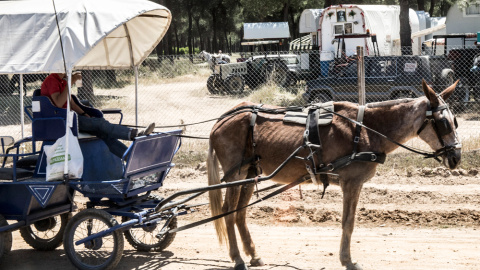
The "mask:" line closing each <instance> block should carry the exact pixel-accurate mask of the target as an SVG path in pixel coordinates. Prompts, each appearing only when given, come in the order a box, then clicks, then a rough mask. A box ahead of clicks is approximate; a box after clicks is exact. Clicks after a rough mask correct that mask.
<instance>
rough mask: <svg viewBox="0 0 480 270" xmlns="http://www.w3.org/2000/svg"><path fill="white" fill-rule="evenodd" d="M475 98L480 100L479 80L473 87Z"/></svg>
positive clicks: (479, 79)
mask: <svg viewBox="0 0 480 270" xmlns="http://www.w3.org/2000/svg"><path fill="white" fill-rule="evenodd" d="M477 81H480V78H478V79H477ZM472 94H473V98H474V99H475V101H477V102H479V101H480V82H477V83H476V84H475V86H474V87H473V93H472Z"/></svg>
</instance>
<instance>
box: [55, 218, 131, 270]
mask: <svg viewBox="0 0 480 270" xmlns="http://www.w3.org/2000/svg"><path fill="white" fill-rule="evenodd" d="M117 224H118V222H117V221H116V220H115V218H114V217H113V216H112V215H110V214H109V213H107V212H105V211H103V210H98V209H87V210H83V211H81V212H80V213H78V214H76V215H75V216H74V217H73V218H72V219H71V220H70V222H68V225H67V229H66V231H65V239H64V243H63V246H64V248H65V253H66V254H67V257H68V258H69V259H70V261H71V262H72V263H73V265H75V267H77V268H78V269H82V270H83V269H85V270H86V269H88V270H97V269H114V268H115V266H116V265H117V264H118V262H120V259H121V258H122V254H123V235H122V233H121V232H120V231H119V230H116V231H113V232H112V233H111V234H108V235H106V236H103V237H100V238H95V239H92V240H90V241H88V242H86V243H83V244H80V245H76V244H75V243H76V242H77V241H80V240H82V239H85V238H86V237H88V236H90V235H93V234H96V233H99V232H101V231H104V230H107V229H109V228H111V227H113V226H115V225H117Z"/></svg>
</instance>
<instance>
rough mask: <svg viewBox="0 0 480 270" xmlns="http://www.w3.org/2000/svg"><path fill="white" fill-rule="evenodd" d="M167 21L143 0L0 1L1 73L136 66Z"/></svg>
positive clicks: (166, 16) (162, 32)
mask: <svg viewBox="0 0 480 270" xmlns="http://www.w3.org/2000/svg"><path fill="white" fill-rule="evenodd" d="M55 10H56V14H55ZM56 15H57V16H56ZM57 20H58V26H57ZM170 22H171V13H170V11H169V10H168V9H167V8H165V7H164V6H161V5H158V4H156V3H153V2H150V1H146V0H75V1H72V0H26V1H4V2H0V29H1V31H0V74H2V73H3V74H5V73H7V74H25V73H65V72H67V71H72V70H74V69H115V68H131V67H134V66H138V65H139V64H140V63H141V62H142V61H143V60H144V59H145V58H146V57H147V56H148V55H149V54H150V53H151V52H152V51H153V49H154V48H155V46H156V45H157V44H158V43H159V42H160V40H161V39H162V37H163V36H164V35H165V33H166V31H167V29H168V27H169V25H170ZM60 37H61V38H60ZM62 45H63V49H64V56H63V55H62ZM64 58H65V65H64ZM65 68H66V69H67V70H65Z"/></svg>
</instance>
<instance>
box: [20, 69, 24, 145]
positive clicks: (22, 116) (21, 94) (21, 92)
mask: <svg viewBox="0 0 480 270" xmlns="http://www.w3.org/2000/svg"><path fill="white" fill-rule="evenodd" d="M19 84H20V123H21V124H22V138H24V137H25V134H24V129H25V118H24V114H23V91H24V89H23V74H20V81H19ZM22 145H23V144H22Z"/></svg>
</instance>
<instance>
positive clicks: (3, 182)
mask: <svg viewBox="0 0 480 270" xmlns="http://www.w3.org/2000/svg"><path fill="white" fill-rule="evenodd" d="M105 11H107V12H105ZM32 17H34V18H35V20H27V19H26V18H32ZM0 22H1V25H0V29H2V31H1V32H3V33H14V32H15V33H17V34H18V33H22V35H12V36H11V37H9V39H8V40H7V39H3V40H2V41H1V42H3V43H7V45H8V46H3V47H2V48H8V49H6V50H3V51H0V59H2V60H4V61H2V65H0V74H21V75H20V81H22V74H31V73H66V74H67V78H68V94H69V95H70V93H71V89H70V87H71V77H72V72H73V70H94V69H118V68H133V69H134V70H135V74H136V76H138V70H137V69H138V66H139V65H140V64H141V63H142V62H143V60H145V58H146V57H148V55H149V54H150V53H151V52H152V50H153V49H154V48H155V46H156V45H157V44H158V43H159V42H160V40H161V39H162V37H163V36H164V35H165V32H166V30H167V29H168V27H169V25H170V22H171V13H170V11H169V10H168V9H167V8H165V7H163V6H161V5H158V4H155V3H152V2H149V1H144V0H120V1H118V0H104V1H100V2H99V1H94V0H81V1H74V2H72V1H69V0H54V1H51V0H37V1H28V4H27V3H26V1H21V2H17V1H12V2H4V4H2V10H1V11H0ZM20 22H21V24H20ZM30 23H32V25H29V24H30ZM39 23H40V24H41V25H42V27H40V28H39V27H38V24H39ZM30 26H31V27H32V28H33V29H36V32H34V31H26V29H30ZM7 28H9V31H6V29H7ZM0 36H1V34H0ZM15 50H18V51H22V52H24V53H22V54H15ZM137 80H138V78H136V80H135V81H136V82H137ZM19 87H20V97H22V96H23V90H24V89H23V84H22V83H20V84H19ZM135 89H137V86H136V87H135ZM67 100H69V101H70V99H67ZM74 100H75V102H78V105H79V106H83V107H82V108H83V109H84V111H86V112H88V113H89V115H95V116H96V117H103V116H104V114H108V113H120V114H121V110H118V109H115V110H107V111H99V110H96V109H94V108H91V107H89V106H85V105H83V104H82V103H81V102H79V101H78V100H77V99H76V98H74ZM21 104H23V102H21ZM69 111H70V104H69V103H68V106H67V109H60V108H57V107H55V106H53V104H52V103H51V101H50V99H49V98H47V97H44V96H41V95H40V94H39V91H38V90H37V91H35V93H34V95H33V97H32V106H27V107H25V110H22V111H21V112H20V114H21V119H23V118H24V116H23V114H24V112H25V113H26V114H27V116H28V117H29V118H30V119H31V121H32V134H31V136H28V137H25V138H22V139H20V140H18V141H16V142H15V140H14V139H13V137H11V136H2V135H3V134H0V146H1V150H2V152H1V155H0V158H2V160H1V161H2V166H1V168H0V261H1V259H2V257H3V256H5V255H6V254H7V253H8V252H9V251H10V249H11V246H12V241H13V240H12V231H14V230H17V229H18V230H20V233H21V235H22V237H23V238H24V240H25V241H26V242H27V243H28V244H30V245H31V246H32V247H33V248H35V249H38V250H53V249H55V248H57V247H59V246H60V245H61V244H62V242H63V245H64V248H65V252H66V254H67V256H68V258H69V259H70V260H71V262H72V263H73V264H74V265H75V266H76V267H77V268H79V269H111V268H114V267H115V266H116V264H117V263H118V262H119V260H120V258H121V257H122V252H123V244H124V239H123V234H124V235H125V238H126V239H127V241H128V242H129V243H130V244H131V245H132V246H133V247H135V248H136V249H138V250H142V251H146V250H163V249H165V248H166V247H167V246H168V245H169V244H170V243H172V241H173V239H174V237H175V234H174V233H170V234H168V233H167V232H168V230H171V229H172V228H176V226H177V221H176V217H177V216H178V215H180V214H182V213H186V211H187V210H189V207H188V206H186V205H184V204H183V203H182V202H173V201H169V202H168V203H165V205H164V206H163V207H162V208H161V209H159V208H158V205H159V203H161V202H165V201H164V200H163V199H162V198H160V197H158V196H155V194H153V193H152V191H155V190H157V189H158V188H160V187H161V186H162V185H163V180H164V179H165V177H166V176H167V174H168V172H169V171H170V169H171V168H172V167H173V166H174V165H173V163H172V158H173V157H174V155H175V153H176V152H177V151H178V150H179V148H180V145H181V140H180V134H181V130H172V131H168V132H160V133H153V134H150V135H148V136H141V137H137V138H136V139H135V140H134V141H133V142H132V143H131V145H130V146H129V147H128V150H127V151H126V152H125V153H124V155H123V158H121V159H120V158H118V157H116V156H114V155H113V154H112V153H110V151H109V150H108V147H107V146H106V145H105V143H104V142H103V141H102V140H100V139H99V138H96V137H94V136H90V135H88V134H81V133H79V132H78V128H77V120H76V115H75V113H67V112H69ZM122 117H123V115H122ZM122 117H120V122H121V119H122ZM68 129H71V131H72V133H73V135H74V136H76V137H77V138H78V141H79V144H80V148H81V151H82V154H83V157H84V170H83V176H82V177H81V178H73V179H71V178H69V177H68V173H65V174H64V179H63V180H61V181H51V182H50V181H46V167H47V162H46V156H45V147H46V146H49V145H52V144H54V143H55V141H56V140H57V139H59V138H60V137H62V136H64V135H65V134H66V131H67V130H68ZM25 145H28V146H27V147H25ZM39 145H41V146H39ZM67 145H68V144H67ZM37 148H38V149H37ZM24 149H29V150H28V151H25V150H24ZM68 151H69V150H68V146H67V150H66V153H65V156H68ZM8 159H10V160H12V162H11V163H10V166H6V165H7V164H8V162H7V160H8ZM67 164H68V162H67ZM65 172H68V165H67V166H65ZM77 192H80V193H82V194H83V195H84V196H85V197H87V198H88V203H87V209H85V210H82V211H80V212H79V213H77V214H76V215H75V216H73V217H72V212H73V211H74V210H76V206H75V194H76V193H77ZM159 210H160V211H159ZM115 216H116V217H119V220H117V219H116V218H115ZM120 219H121V220H120Z"/></svg>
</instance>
